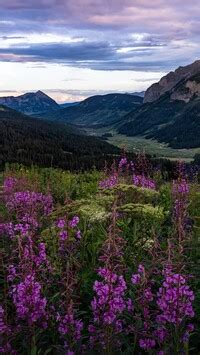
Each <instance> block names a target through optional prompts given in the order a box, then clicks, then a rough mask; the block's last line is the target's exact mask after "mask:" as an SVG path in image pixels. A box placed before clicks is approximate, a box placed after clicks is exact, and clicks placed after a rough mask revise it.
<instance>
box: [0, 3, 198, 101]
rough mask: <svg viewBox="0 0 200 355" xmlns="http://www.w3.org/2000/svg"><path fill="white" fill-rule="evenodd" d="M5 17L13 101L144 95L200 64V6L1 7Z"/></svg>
mask: <svg viewBox="0 0 200 355" xmlns="http://www.w3.org/2000/svg"><path fill="white" fill-rule="evenodd" d="M0 9H1V12H0V74H1V82H0V92H1V93H3V92H4V93H5V95H7V94H6V93H7V92H9V91H10V92H12V93H14V94H17V93H21V92H24V91H27V90H37V89H38V88H40V89H41V88H43V89H44V90H46V91H48V92H51V93H52V94H51V96H53V97H55V98H56V99H58V100H60V101H67V100H73V99H77V98H80V99H81V98H84V97H85V96H86V95H87V94H86V95H85V94H84V93H93V92H94V93H95V92H101V91H102V92H104V91H118V92H119V91H138V90H144V89H145V88H147V87H148V86H149V85H150V84H152V82H153V81H156V80H158V79H159V78H160V77H161V76H162V75H163V74H164V73H166V72H168V71H169V70H172V69H175V68H176V67H177V66H179V65H185V64H189V63H190V62H192V61H194V60H196V59H200V46H199V40H200V30H199V28H200V6H199V0H191V1H190V2H186V1H183V0H173V1H172V0H167V1H166V0H165V1H164V0H153V1H149V0H70V1H69V0H40V1H39V0H34V1H30V0H26V1H24V0H13V1H11V0H7V1H2V0H0ZM23 73H24V75H23ZM123 73H124V74H123ZM22 76H23V77H22ZM102 76H103V77H104V80H103V77H102ZM36 77H37V78H38V79H39V81H40V83H39V82H38V80H36ZM117 78H118V81H117ZM70 90H71V91H70ZM70 92H71V94H70ZM78 92H80V95H78V94H77V93H78ZM1 93H0V94H1ZM74 93H75V94H76V95H75V94H74Z"/></svg>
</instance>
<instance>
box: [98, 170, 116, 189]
mask: <svg viewBox="0 0 200 355" xmlns="http://www.w3.org/2000/svg"><path fill="white" fill-rule="evenodd" d="M117 184H118V175H117V173H114V174H113V175H111V176H110V177H109V178H107V179H105V180H102V181H100V182H99V187H101V188H102V189H109V188H111V187H113V186H115V185H117Z"/></svg>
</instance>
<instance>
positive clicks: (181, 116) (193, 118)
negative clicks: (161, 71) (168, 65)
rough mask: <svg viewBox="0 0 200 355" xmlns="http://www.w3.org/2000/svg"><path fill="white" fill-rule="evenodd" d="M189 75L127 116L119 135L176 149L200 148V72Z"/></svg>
mask: <svg viewBox="0 0 200 355" xmlns="http://www.w3.org/2000/svg"><path fill="white" fill-rule="evenodd" d="M188 75H189V74H188ZM188 75H187V78H186V79H182V80H180V82H179V83H178V84H176V85H175V86H174V87H173V88H172V89H171V90H169V91H168V92H166V93H165V94H163V95H161V96H160V98H159V99H157V100H155V101H153V102H150V103H145V104H144V105H142V106H141V107H140V108H139V109H138V110H137V111H133V112H131V113H129V114H128V115H126V117H124V119H123V122H124V121H126V123H125V124H124V123H123V122H122V123H121V125H120V127H119V129H118V131H119V133H121V134H126V135H127V136H136V135H143V136H145V137H146V138H155V139H157V140H158V141H160V142H165V143H168V144H169V145H170V146H171V147H173V148H195V147H200V72H199V73H197V74H195V75H192V76H190V77H189V76H188Z"/></svg>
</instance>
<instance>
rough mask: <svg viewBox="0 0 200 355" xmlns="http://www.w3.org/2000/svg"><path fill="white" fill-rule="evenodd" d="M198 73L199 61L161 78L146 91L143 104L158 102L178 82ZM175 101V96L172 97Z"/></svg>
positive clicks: (199, 68)
mask: <svg viewBox="0 0 200 355" xmlns="http://www.w3.org/2000/svg"><path fill="white" fill-rule="evenodd" d="M198 73H200V60H196V61H195V62H194V63H192V64H189V65H187V66H184V67H183V66H181V67H179V68H177V69H176V70H175V71H172V72H170V73H168V74H167V75H165V76H164V77H162V78H161V79H160V81H159V82H158V83H155V84H153V85H151V86H150V88H149V89H147V91H146V93H145V97H144V103H146V102H154V101H156V100H158V99H159V98H160V97H161V96H162V95H163V94H165V93H166V92H168V91H170V90H172V89H173V88H174V87H175V86H176V85H177V84H178V83H179V82H181V81H182V80H186V79H188V80H189V78H190V77H192V76H194V75H196V74H198ZM172 99H175V96H172Z"/></svg>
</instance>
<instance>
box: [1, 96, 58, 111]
mask: <svg viewBox="0 0 200 355" xmlns="http://www.w3.org/2000/svg"><path fill="white" fill-rule="evenodd" d="M0 105H5V106H7V107H10V108H12V109H14V110H17V111H19V112H22V113H25V114H28V115H32V114H37V113H41V112H46V111H51V110H58V109H59V108H60V106H59V105H58V104H57V103H56V102H55V101H54V100H53V99H52V98H51V97H49V96H48V95H46V94H44V93H43V92H42V91H37V92H35V93H34V92H29V93H26V94H24V95H20V96H7V97H0Z"/></svg>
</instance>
